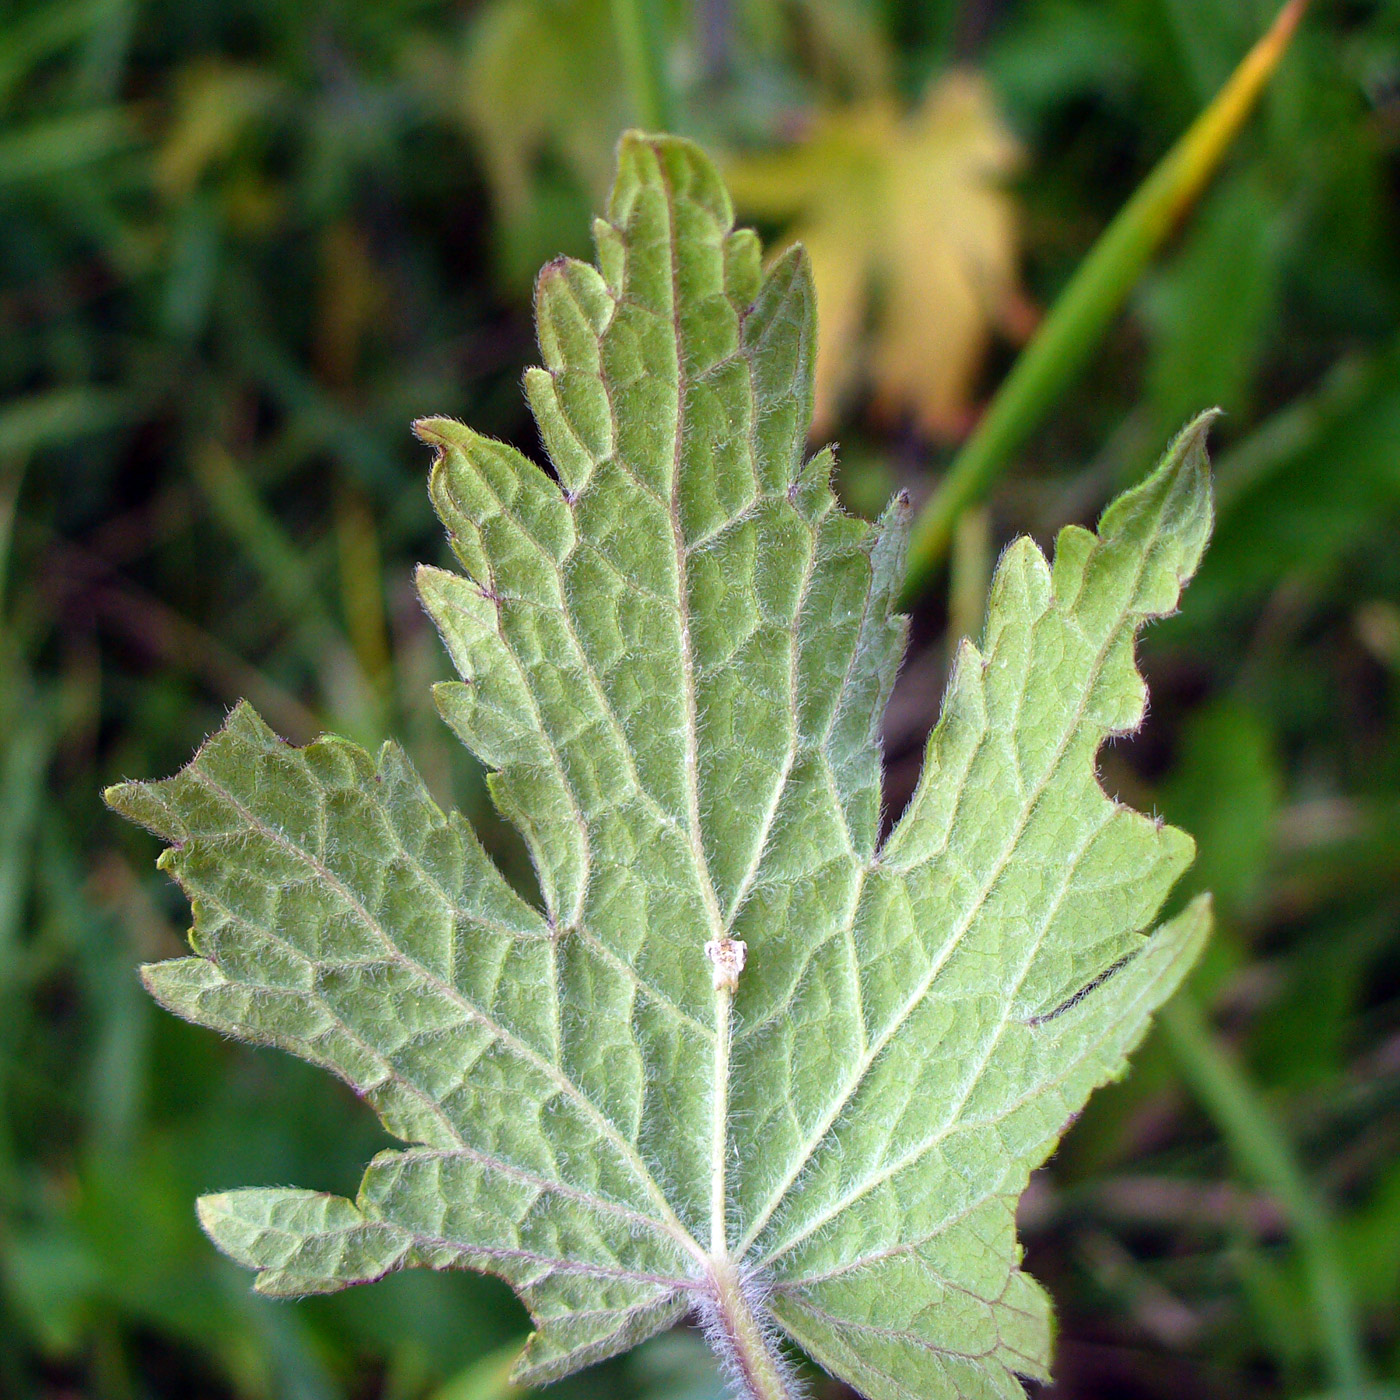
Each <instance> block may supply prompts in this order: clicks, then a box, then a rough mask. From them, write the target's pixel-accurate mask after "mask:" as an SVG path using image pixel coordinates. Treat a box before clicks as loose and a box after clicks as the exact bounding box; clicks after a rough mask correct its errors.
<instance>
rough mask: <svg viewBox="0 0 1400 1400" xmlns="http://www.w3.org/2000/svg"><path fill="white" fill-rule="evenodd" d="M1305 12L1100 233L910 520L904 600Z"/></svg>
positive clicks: (1220, 148) (1280, 27)
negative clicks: (912, 522)
mask: <svg viewBox="0 0 1400 1400" xmlns="http://www.w3.org/2000/svg"><path fill="white" fill-rule="evenodd" d="M1306 8H1307V0H1289V3H1288V4H1287V5H1285V6H1284V7H1283V9H1282V10H1281V11H1280V12H1279V15H1278V18H1277V19H1276V20H1275V21H1274V23H1273V26H1272V27H1271V28H1270V29H1269V31H1268V33H1266V34H1265V35H1264V37H1263V38H1262V39H1260V40H1259V42H1258V43H1257V44H1256V45H1255V46H1254V48H1253V49H1251V50H1250V52H1249V53H1248V54H1247V55H1246V56H1245V58H1244V60H1243V62H1241V64H1240V66H1239V67H1238V68H1237V69H1236V70H1235V72H1234V74H1233V75H1232V76H1231V78H1230V80H1229V82H1228V83H1226V85H1225V86H1224V87H1223V88H1222V89H1221V91H1220V93H1219V95H1218V96H1217V97H1216V99H1215V100H1214V101H1213V102H1212V103H1211V104H1210V106H1208V107H1207V108H1206V109H1205V110H1204V111H1203V112H1202V113H1201V114H1200V116H1199V117H1197V118H1196V120H1195V121H1194V122H1193V123H1192V124H1191V126H1190V127H1189V128H1188V129H1187V131H1186V133H1185V134H1184V135H1183V136H1182V137H1181V139H1180V140H1179V141H1178V142H1177V143H1176V145H1175V146H1173V147H1172V149H1171V150H1170V151H1168V152H1167V154H1166V155H1165V156H1164V157H1163V159H1162V160H1161V162H1160V163H1159V164H1158V165H1157V167H1156V169H1154V170H1153V171H1152V173H1151V174H1150V175H1149V176H1148V177H1147V179H1146V180H1145V181H1144V182H1143V183H1142V185H1140V186H1139V187H1138V190H1137V192H1136V194H1134V195H1133V197H1132V198H1131V199H1130V200H1129V201H1128V203H1127V204H1126V205H1124V207H1123V209H1122V210H1121V211H1120V212H1119V214H1118V216H1117V217H1116V218H1115V219H1114V220H1113V222H1112V223H1111V224H1110V225H1109V226H1108V228H1107V229H1105V230H1104V232H1103V235H1102V236H1101V237H1100V238H1099V240H1098V242H1097V243H1096V244H1095V245H1094V247H1093V248H1092V249H1091V250H1090V252H1089V255H1088V257H1086V258H1085V260H1084V262H1083V263H1082V264H1081V265H1080V268H1079V270H1078V272H1076V273H1075V275H1074V277H1073V278H1072V279H1071V281H1070V283H1069V285H1068V286H1067V287H1066V288H1065V289H1064V291H1063V292H1062V293H1061V294H1060V296H1059V298H1058V300H1057V301H1056V302H1055V305H1054V306H1053V307H1052V308H1051V311H1050V314H1049V315H1048V316H1046V318H1045V320H1044V321H1043V322H1042V323H1041V326H1040V329H1039V330H1038V331H1037V332H1036V335H1035V337H1034V338H1033V339H1032V340H1031V342H1030V344H1029V345H1027V346H1026V348H1025V350H1024V351H1023V352H1022V353H1021V355H1020V357H1019V358H1018V359H1017V361H1016V363H1015V365H1014V366H1013V367H1012V370H1011V373H1010V374H1008V375H1007V377H1006V380H1005V382H1004V383H1003V384H1002V386H1001V388H1000V389H999V390H998V391H997V394H996V397H995V398H994V399H993V400H992V403H991V406H990V407H989V408H988V409H987V412H986V414H985V415H984V416H983V418H982V420H981V422H980V423H978V425H977V428H976V431H974V432H973V434H972V436H971V437H969V438H968V440H967V441H966V442H965V443H964V444H963V447H962V449H961V451H959V453H958V454H957V456H956V457H955V458H954V460H953V463H952V465H951V466H950V467H949V469H948V473H947V475H946V476H945V477H944V478H943V480H942V481H941V482H940V483H939V485H938V488H937V490H936V491H935V492H934V493H933V495H932V496H931V497H930V498H929V500H928V501H927V502H926V503H925V505H924V506H923V508H922V509H921V510H920V512H919V514H918V516H917V518H916V519H915V521H914V528H913V534H912V536H911V538H910V542H909V566H908V572H907V574H906V578H905V585H904V597H903V601H904V602H905V603H906V604H908V603H909V602H911V601H912V600H913V599H914V598H915V597H917V596H918V594H919V593H920V592H921V591H922V589H923V588H924V587H925V585H926V584H927V583H928V581H929V578H930V576H931V575H932V573H933V571H934V570H935V569H936V568H937V567H938V565H939V564H940V563H941V562H942V560H943V557H944V555H945V554H946V553H947V550H948V543H949V540H950V539H951V537H952V531H953V526H954V524H955V522H956V521H957V518H958V516H959V515H960V514H961V513H962V512H963V511H964V510H965V509H966V508H967V507H968V506H969V505H971V504H973V503H974V502H975V501H977V500H979V499H981V497H982V496H983V495H984V494H985V493H986V491H987V489H988V487H989V486H990V485H991V483H992V482H993V481H994V480H995V479H996V477H997V475H998V474H999V473H1000V472H1001V471H1002V470H1003V469H1004V468H1005V467H1006V465H1007V463H1008V462H1009V461H1010V459H1011V455H1012V453H1014V452H1015V451H1016V449H1017V448H1018V447H1019V446H1020V445H1021V444H1022V443H1023V442H1024V441H1025V439H1026V438H1027V437H1028V436H1029V434H1030V433H1031V432H1032V430H1033V429H1034V428H1035V427H1036V425H1037V424H1038V423H1039V422H1040V421H1041V419H1042V418H1043V417H1044V415H1045V413H1046V411H1047V410H1048V409H1049V408H1050V407H1051V406H1052V405H1053V404H1054V403H1055V402H1056V400H1057V399H1058V398H1059V397H1060V395H1061V394H1063V393H1064V391H1065V390H1066V389H1067V388H1068V387H1069V385H1070V383H1071V382H1072V381H1073V380H1074V378H1075V376H1076V375H1077V374H1078V373H1079V371H1080V369H1082V368H1083V366H1084V363H1085V361H1086V360H1087V359H1088V358H1089V356H1090V355H1091V354H1092V353H1093V351H1094V349H1095V347H1096V346H1097V345H1098V344H1099V342H1100V341H1101V340H1102V338H1103V334H1104V331H1105V330H1106V329H1107V328H1108V325H1109V323H1110V322H1111V321H1112V319H1113V317H1114V316H1115V315H1116V314H1117V313H1118V311H1119V309H1120V308H1121V307H1122V305H1123V302H1124V301H1125V300H1126V298H1127V296H1128V293H1129V292H1130V291H1131V290H1132V288H1133V286H1134V285H1135V284H1136V282H1137V280H1138V278H1139V277H1140V276H1141V275H1142V272H1143V269H1144V268H1145V267H1146V266H1147V263H1148V261H1149V259H1150V258H1151V257H1152V255H1153V254H1154V253H1155V252H1156V251H1157V249H1158V248H1159V247H1161V245H1162V243H1163V241H1164V240H1165V239H1166V238H1167V236H1168V234H1170V233H1171V231H1172V229H1173V228H1175V227H1176V224H1177V222H1178V220H1179V219H1180V218H1181V216H1182V214H1183V213H1184V212H1185V211H1186V210H1187V209H1188V208H1189V207H1190V205H1191V204H1192V202H1193V201H1194V200H1195V199H1196V198H1197V196H1198V195H1199V194H1200V193H1201V191H1202V189H1204V187H1205V185H1206V183H1207V181H1208V180H1209V179H1210V177H1211V175H1212V174H1213V173H1214V172H1215V170H1216V168H1217V167H1218V166H1219V164H1220V161H1221V159H1222V158H1223V157H1224V155H1225V152H1226V151H1227V150H1228V149H1229V148H1230V145H1231V143H1232V142H1233V140H1234V138H1235V136H1236V135H1237V134H1238V132H1239V131H1240V128H1241V127H1242V126H1243V125H1244V122H1245V119H1246V118H1247V117H1248V116H1249V114H1250V112H1251V111H1252V110H1253V108H1254V104H1255V103H1256V101H1257V100H1258V98H1259V95H1260V93H1261V92H1262V91H1263V89H1264V86H1265V84H1266V83H1267V82H1268V80H1269V78H1270V76H1271V75H1272V74H1273V72H1274V70H1275V69H1276V68H1277V67H1278V64H1279V61H1280V60H1281V59H1282V57H1283V55H1284V53H1285V51H1286V50H1287V48H1288V44H1289V40H1290V39H1291V38H1292V37H1293V32H1294V30H1295V29H1297V27H1298V22H1299V20H1301V19H1302V16H1303V12H1304V10H1305V9H1306Z"/></svg>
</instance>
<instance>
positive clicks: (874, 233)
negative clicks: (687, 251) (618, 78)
mask: <svg viewBox="0 0 1400 1400" xmlns="http://www.w3.org/2000/svg"><path fill="white" fill-rule="evenodd" d="M1019 159H1020V152H1019V148H1018V147H1017V145H1016V143H1015V141H1014V139H1013V138H1012V136H1011V135H1010V133H1009V132H1008V131H1007V129H1006V127H1005V126H1004V125H1003V123H1002V122H1001V120H1000V118H999V117H998V115H997V112H996V110H995V107H994V105H993V102H992V98H991V94H990V92H989V91H988V89H987V86H986V84H985V83H984V82H983V81H982V80H981V79H980V78H979V77H977V76H976V75H975V74H972V73H968V72H961V71H960V72H953V73H950V74H947V75H946V76H944V77H943V78H941V79H940V80H938V81H937V82H935V83H934V84H933V85H932V86H931V87H930V88H929V90H928V92H927V94H926V95H925V97H924V100H923V102H922V103H921V104H920V105H919V107H918V108H917V109H915V110H914V111H913V112H910V113H907V114H906V113H904V112H902V111H901V110H900V107H899V105H898V103H897V102H896V101H895V100H894V99H893V98H888V97H880V98H876V99H872V100H871V101H868V102H864V103H861V104H859V105H857V106H853V107H849V108H845V109H841V110H833V111H828V112H825V113H823V114H822V115H820V116H819V117H817V118H816V119H815V121H814V122H813V124H812V127H811V129H810V131H809V133H808V135H807V137H806V139H805V140H803V141H802V142H801V143H799V144H798V145H796V146H794V147H792V148H790V149H789V150H785V151H779V152H775V153H772V154H768V155H758V156H746V157H743V158H739V159H736V160H734V161H733V162H731V163H730V165H729V167H728V172H727V173H728V177H729V182H730V185H731V188H732V189H733V191H734V195H735V199H736V202H737V203H738V204H739V206H740V207H741V208H742V209H743V210H744V212H745V213H747V214H749V215H753V216H757V217H767V218H773V219H783V220H789V221H790V223H789V232H790V234H791V238H790V239H789V242H801V243H804V244H805V245H806V246H807V250H808V252H809V253H810V254H811V258H812V267H813V272H814V274H815V277H816V283H817V304H818V306H820V307H821V318H820V321H819V324H818V341H819V346H818V356H817V409H816V419H815V422H814V423H813V432H814V433H823V432H825V431H826V430H827V429H828V428H830V426H831V424H832V423H833V421H834V420H835V418H836V416H837V414H838V412H839V410H840V409H841V407H842V405H843V403H844V401H845V399H846V397H847V396H848V395H849V393H850V392H851V391H852V390H853V389H854V388H856V386H857V382H858V381H857V375H856V371H857V368H858V367H859V366H861V365H868V366H869V372H870V382H869V385H868V388H869V389H870V391H871V393H872V396H873V400H874V406H875V408H876V411H877V412H879V413H881V414H882V415H883V416H886V417H893V416H896V415H899V414H902V413H908V414H910V415H911V416H912V417H913V419H914V421H915V422H916V423H917V424H918V426H919V427H920V428H921V429H922V430H923V431H924V432H926V433H928V434H930V435H932V436H936V437H944V438H946V437H956V436H958V435H960V434H961V433H962V432H963V431H965V430H966V427H967V425H968V419H969V416H970V413H971V407H970V401H971V397H972V394H973V391H974V388H975V384H976V377H977V372H978V369H979V367H980V365H981V362H982V357H983V355H984V353H985V351H986V348H987V344H988V341H989V339H990V336H991V332H992V329H993V328H994V327H1000V328H1002V329H1003V330H1007V331H1014V330H1015V329H1016V328H1017V326H1018V324H1023V323H1024V320H1025V309H1024V306H1025V304H1024V301H1023V300H1022V298H1021V294H1020V290H1019V282H1018V279H1017V228H1016V208H1015V203H1014V201H1013V199H1012V197H1011V195H1010V194H1009V193H1008V192H1007V190H1006V188H1005V181H1006V179H1007V177H1008V176H1009V175H1010V174H1011V173H1012V172H1013V171H1014V170H1015V169H1016V166H1017V164H1018V162H1019ZM867 330H869V332H870V335H871V341H870V343H869V344H868V345H867V344H866V343H865V336H866V332H867Z"/></svg>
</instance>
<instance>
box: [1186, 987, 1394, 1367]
mask: <svg viewBox="0 0 1400 1400" xmlns="http://www.w3.org/2000/svg"><path fill="white" fill-rule="evenodd" d="M1160 1015H1161V1022H1162V1027H1163V1029H1164V1031H1165V1033H1166V1035H1167V1039H1168V1042H1169V1043H1170V1045H1171V1049H1172V1053H1173V1055H1174V1056H1175V1057H1176V1062H1177V1064H1178V1066H1179V1067H1180V1069H1181V1073H1182V1075H1183V1077H1184V1078H1185V1079H1186V1082H1187V1084H1188V1085H1189V1086H1190V1088H1191V1091H1192V1093H1194V1094H1195V1096H1196V1098H1197V1099H1198V1100H1199V1102H1200V1104H1201V1106H1202V1107H1203V1108H1204V1109H1205V1110H1206V1112H1207V1113H1208V1114H1209V1115H1210V1118H1211V1120H1212V1122H1214V1124H1215V1126H1216V1127H1217V1128H1218V1129H1219V1130H1220V1134H1221V1136H1222V1137H1223V1138H1224V1139H1225V1144H1226V1146H1227V1147H1228V1148H1229V1150H1230V1155H1231V1156H1232V1157H1233V1158H1234V1159H1235V1162H1236V1164H1237V1166H1238V1167H1239V1168H1240V1170H1241V1171H1242V1172H1243V1173H1244V1174H1245V1175H1247V1176H1249V1177H1251V1178H1252V1179H1253V1180H1254V1181H1255V1183H1256V1184H1258V1185H1259V1186H1261V1187H1263V1189H1264V1190H1266V1191H1267V1192H1268V1193H1269V1194H1270V1195H1271V1196H1272V1197H1273V1198H1274V1200H1275V1201H1276V1202H1277V1203H1278V1206H1279V1208H1280V1209H1281V1210H1282V1211H1283V1213H1284V1215H1285V1216H1286V1217H1287V1220H1288V1223H1289V1226H1290V1228H1291V1229H1292V1232H1293V1238H1294V1240H1295V1241H1296V1243H1297V1246H1298V1251H1299V1253H1300V1255H1301V1256H1302V1261H1303V1268H1304V1271H1305V1274H1306V1277H1307V1283H1308V1292H1309V1294H1310V1295H1311V1298H1312V1304H1313V1309H1314V1311H1315V1314H1316V1317H1317V1326H1318V1331H1319V1334H1320V1337H1321V1342H1322V1347H1323V1352H1324V1355H1325V1359H1326V1366H1327V1371H1328V1377H1329V1380H1330V1381H1331V1384H1332V1386H1333V1387H1334V1388H1335V1389H1336V1390H1337V1391H1339V1392H1342V1393H1345V1394H1350V1393H1352V1392H1354V1391H1357V1390H1359V1389H1360V1388H1361V1387H1362V1386H1363V1385H1364V1384H1365V1382H1366V1379H1367V1367H1366V1359H1365V1349H1364V1347H1363V1345H1362V1340H1361V1326H1360V1322H1359V1321H1358V1318H1357V1315H1356V1306H1355V1300H1354V1299H1353V1297H1352V1291H1351V1286H1350V1283H1349V1281H1348V1279H1347V1276H1346V1271H1345V1270H1344V1268H1343V1267H1342V1263H1341V1259H1340V1257H1339V1253H1338V1250H1337V1246H1336V1240H1335V1238H1334V1232H1333V1229H1332V1222H1331V1219H1330V1217H1329V1214H1328V1211H1327V1207H1326V1205H1325V1204H1324V1202H1323V1201H1322V1198H1321V1197H1320V1196H1319V1195H1318V1194H1317V1192H1316V1191H1315V1190H1314V1188H1313V1186H1312V1184H1311V1183H1310V1182H1309V1181H1308V1179H1307V1176H1306V1175H1305V1173H1304V1171H1303V1168H1302V1166H1301V1164H1300V1163H1299V1161H1298V1158H1297V1154H1296V1153H1295V1152H1294V1150H1293V1145H1292V1143H1290V1142H1289V1140H1288V1137H1287V1135H1286V1134H1285V1133H1284V1132H1283V1130H1282V1129H1281V1128H1280V1127H1279V1125H1278V1123H1276V1122H1275V1121H1274V1118H1273V1116H1272V1115H1271V1114H1270V1113H1269V1111H1268V1109H1267V1108H1266V1107H1265V1106H1264V1104H1263V1103H1262V1102H1261V1101H1260V1099H1259V1096H1258V1094H1257V1093H1256V1091H1255V1089H1254V1086H1253V1084H1251V1083H1250V1081H1249V1077H1248V1076H1247V1075H1246V1074H1245V1072H1244V1070H1243V1069H1241V1067H1240V1066H1239V1064H1237V1063H1236V1061H1235V1059H1234V1058H1233V1056H1231V1055H1230V1054H1229V1052H1228V1051H1227V1050H1226V1049H1225V1048H1224V1047H1223V1046H1222V1045H1221V1044H1220V1043H1219V1041H1218V1040H1217V1039H1216V1037H1215V1035H1214V1034H1213V1033H1212V1032H1211V1029H1210V1027H1209V1025H1208V1024H1207V1023H1206V1019H1205V1016H1204V1015H1203V1014H1202V1012H1201V1008H1200V1007H1199V1006H1198V1005H1197V1003H1196V1002H1195V1001H1193V1000H1192V999H1191V997H1190V995H1189V993H1184V994H1182V995H1179V996H1177V997H1176V998H1174V999H1173V1000H1172V1001H1171V1002H1170V1003H1169V1004H1168V1005H1167V1006H1166V1007H1164V1008H1163V1009H1162V1011H1161V1013H1160Z"/></svg>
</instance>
